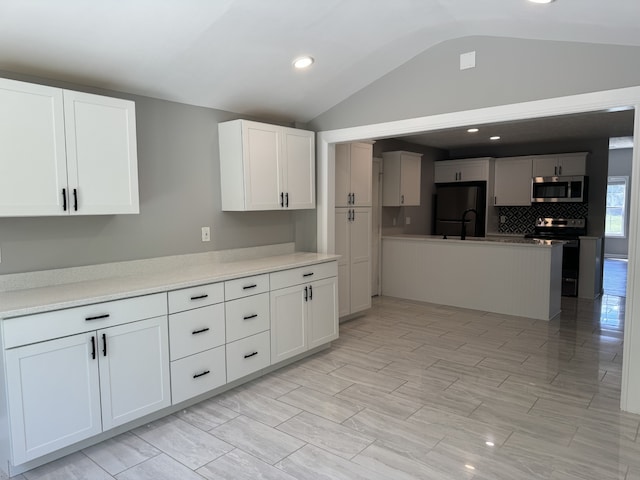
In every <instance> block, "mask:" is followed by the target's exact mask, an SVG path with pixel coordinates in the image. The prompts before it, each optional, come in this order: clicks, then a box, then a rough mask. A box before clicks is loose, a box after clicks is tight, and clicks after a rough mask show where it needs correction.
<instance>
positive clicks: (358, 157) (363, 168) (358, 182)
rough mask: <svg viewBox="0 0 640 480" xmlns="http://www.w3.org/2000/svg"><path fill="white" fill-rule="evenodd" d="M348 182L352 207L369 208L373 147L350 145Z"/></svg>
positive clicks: (360, 144)
mask: <svg viewBox="0 0 640 480" xmlns="http://www.w3.org/2000/svg"><path fill="white" fill-rule="evenodd" d="M350 147H351V162H350V164H351V167H350V175H349V180H350V184H351V188H350V190H351V193H352V194H353V196H352V198H353V203H352V205H354V206H361V207H370V206H371V185H372V183H371V172H372V169H373V147H372V146H371V145H369V144H365V143H352V144H351V145H350Z"/></svg>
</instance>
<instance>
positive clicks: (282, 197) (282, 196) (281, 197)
mask: <svg viewBox="0 0 640 480" xmlns="http://www.w3.org/2000/svg"><path fill="white" fill-rule="evenodd" d="M280 206H281V207H284V192H280Z"/></svg>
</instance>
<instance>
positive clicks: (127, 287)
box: [0, 252, 340, 319]
mask: <svg viewBox="0 0 640 480" xmlns="http://www.w3.org/2000/svg"><path fill="white" fill-rule="evenodd" d="M339 258H340V255H333V254H322V253H313V252H296V253H291V254H284V255H276V256H268V257H261V258H256V259H251V260H242V261H237V262H227V263H209V264H205V265H200V266H196V267H193V266H192V267H186V268H184V269H182V270H180V271H178V272H176V271H166V272H160V273H154V274H140V275H127V276H119V277H118V276H115V277H110V278H104V279H99V280H91V281H87V282H79V283H68V284H62V285H54V286H45V287H37V288H33V289H24V290H13V291H7V292H1V293H0V318H1V319H8V318H15V317H22V316H25V315H33V314H36V313H44V312H50V311H54V310H63V309H67V308H73V307H79V306H85V305H91V304H94V303H102V302H109V301H114V300H122V299H125V298H131V297H139V296H144V295H152V294H156V293H163V292H167V291H172V290H180V289H183V288H190V287H195V286H199V285H206V284H208V283H218V282H224V281H227V280H234V279H237V278H242V277H247V276H252V275H261V274H265V273H272V272H277V271H281V270H288V269H292V268H299V267H305V266H309V265H314V264H319V263H326V262H330V261H334V260H337V259H339ZM216 270H217V271H216Z"/></svg>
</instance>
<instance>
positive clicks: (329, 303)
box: [307, 277, 338, 348]
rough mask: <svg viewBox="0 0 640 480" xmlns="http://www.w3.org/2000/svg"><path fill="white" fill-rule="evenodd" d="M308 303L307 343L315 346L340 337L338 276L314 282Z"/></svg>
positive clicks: (310, 346)
mask: <svg viewBox="0 0 640 480" xmlns="http://www.w3.org/2000/svg"><path fill="white" fill-rule="evenodd" d="M309 288H310V295H309V297H310V298H309V302H308V303H307V307H308V310H307V313H308V316H307V345H308V348H314V347H317V346H319V345H323V344H325V343H327V342H330V341H331V340H335V339H336V338H338V302H337V293H338V292H337V288H336V278H335V277H332V278H327V279H324V280H320V281H318V282H313V283H312V284H311V285H310V286H309Z"/></svg>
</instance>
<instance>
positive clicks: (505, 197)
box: [494, 157, 532, 207]
mask: <svg viewBox="0 0 640 480" xmlns="http://www.w3.org/2000/svg"><path fill="white" fill-rule="evenodd" d="M531 175H532V159H531V157H516V158H497V159H496V161H495V177H494V178H495V182H494V205H495V206H498V207H502V206H517V205H521V206H528V205H531Z"/></svg>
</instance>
